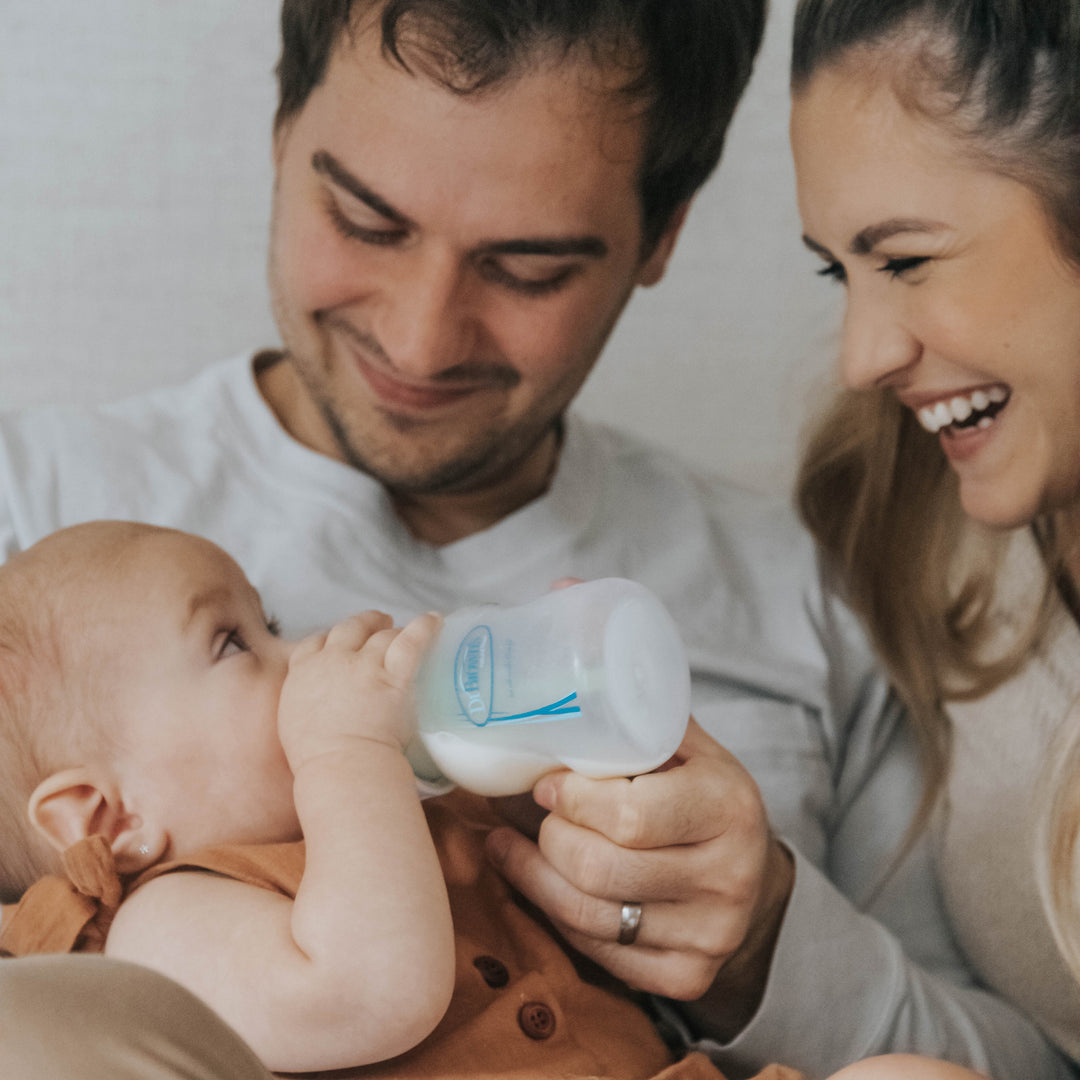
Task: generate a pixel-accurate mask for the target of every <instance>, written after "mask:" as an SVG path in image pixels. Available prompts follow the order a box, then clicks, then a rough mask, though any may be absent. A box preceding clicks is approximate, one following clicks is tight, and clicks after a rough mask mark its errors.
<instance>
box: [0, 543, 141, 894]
mask: <svg viewBox="0 0 1080 1080" xmlns="http://www.w3.org/2000/svg"><path fill="white" fill-rule="evenodd" d="M123 532H124V530H123V527H122V526H121V527H120V528H119V529H118V537H117V538H119V537H120V536H123ZM95 533H96V535H95ZM104 538H105V534H104V533H103V531H101V530H100V529H96V528H95V526H78V527H76V528H73V529H68V530H64V531H63V533H54V534H53V535H52V536H50V537H47V538H46V539H45V540H43V541H41V542H40V543H39V544H35V545H34V546H33V547H31V548H28V549H27V550H26V551H25V552H22V553H20V554H18V555H15V556H14V557H13V558H12V559H11V560H10V561H9V562H8V563H7V564H5V565H0V901H3V902H5V903H8V902H11V901H12V900H15V899H17V898H18V897H19V896H20V895H21V894H22V893H23V892H24V891H25V890H26V889H27V888H28V887H29V886H30V885H32V884H33V883H34V882H35V881H36V880H37V879H38V878H40V877H41V876H43V875H44V874H46V873H50V872H53V871H55V870H56V869H57V867H58V865H59V861H58V857H57V855H56V853H55V852H54V851H53V849H52V847H51V845H50V844H48V842H47V841H45V840H44V839H43V838H42V837H41V836H39V835H38V833H37V831H36V830H35V829H34V828H33V826H32V825H31V823H30V819H29V816H28V813H27V810H28V804H29V800H30V796H31V795H32V794H33V791H34V789H35V788H36V787H37V785H38V784H39V783H41V781H42V780H44V779H46V778H47V777H48V776H50V775H52V774H53V773H54V772H56V771H57V770H58V769H62V768H66V767H70V766H72V765H76V764H82V760H81V759H82V758H83V756H84V755H85V754H86V753H87V751H89V750H91V749H92V748H93V747H95V746H97V745H98V744H99V742H100V740H101V738H102V737H103V730H102V725H101V723H100V722H99V709H98V708H97V702H98V694H97V691H96V689H95V681H96V674H97V670H96V669H97V665H96V664H95V662H94V657H95V654H94V651H93V647H92V643H91V641H90V638H91V637H92V635H90V634H88V633H87V630H88V625H87V619H88V616H87V614H86V613H85V612H80V611H79V610H77V608H75V607H74V606H73V605H68V604H66V603H65V599H66V597H67V595H68V588H67V587H68V586H69V585H70V584H71V583H72V582H73V581H74V580H76V579H79V578H80V577H81V576H82V575H85V574H88V573H92V572H94V559H95V558H96V556H97V555H98V554H99V553H100V545H99V544H97V543H95V541H97V540H99V539H104ZM84 554H85V555H86V556H88V557H87V558H83V557H81V556H83V555H84Z"/></svg>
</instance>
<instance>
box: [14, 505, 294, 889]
mask: <svg viewBox="0 0 1080 1080" xmlns="http://www.w3.org/2000/svg"><path fill="white" fill-rule="evenodd" d="M291 649H292V646H291V645H290V644H288V643H286V642H284V641H282V640H281V639H280V638H279V637H278V636H277V634H276V631H275V630H274V628H273V627H272V625H270V624H268V622H267V619H266V617H265V615H264V613H263V610H262V605H261V603H260V600H259V597H258V594H257V593H256V592H255V590H254V589H253V588H252V586H251V585H250V584H249V583H248V581H247V579H246V578H245V577H244V574H243V572H242V571H241V570H240V568H239V567H238V566H237V564H236V563H235V562H234V561H233V560H232V559H231V558H229V556H228V555H226V554H225V552H223V551H222V550H221V549H220V548H218V547H216V546H215V545H213V544H211V543H209V542H208V541H206V540H202V539H200V538H198V537H195V536H191V535H189V534H186V533H180V532H175V531H173V530H169V529H159V528H154V527H151V526H147V525H137V524H132V523H128V522H92V523H89V524H86V525H79V526H75V527H73V528H69V529H64V530H61V531H60V532H58V533H54V534H53V535H51V536H49V537H46V538H45V539H44V540H42V541H40V542H39V543H37V544H35V545H34V546H33V547H31V548H29V549H28V550H27V551H25V552H23V553H22V554H20V555H17V556H15V557H14V558H13V559H12V560H11V561H10V562H8V563H7V564H6V565H4V566H2V567H0V897H2V898H4V899H5V900H7V899H11V898H13V897H14V896H17V895H18V894H19V893H20V892H22V891H23V890H24V889H25V888H26V887H27V886H28V885H29V884H31V883H32V882H33V881H34V880H36V879H37V878H38V877H40V876H41V875H42V874H43V873H46V872H49V871H50V870H53V869H55V867H56V865H57V859H58V856H57V853H58V852H60V851H62V850H64V849H65V848H66V847H68V846H70V845H71V844H73V843H75V842H77V841H78V840H80V839H82V838H83V837H85V836H88V835H94V834H98V835H102V836H104V837H105V838H106V839H107V840H108V841H109V843H110V845H111V846H112V849H113V852H114V854H115V857H116V861H117V866H118V868H119V869H120V870H121V872H125V873H130V872H134V871H137V870H140V869H142V868H144V867H146V866H149V865H150V864H152V863H154V862H156V861H158V860H160V859H162V858H173V857H177V856H180V855H183V854H185V853H190V852H191V851H193V850H195V849H197V848H199V847H202V846H204V845H206V844H214V843H264V842H272V841H277V840H291V839H296V838H298V837H299V835H300V829H299V824H298V822H297V820H296V814H295V810H294V808H293V801H292V774H291V772H290V770H289V767H288V763H287V762H286V760H285V755H284V753H283V751H282V749H281V745H280V742H279V741H278V736H277V704H278V697H279V695H280V692H281V685H282V682H283V681H284V678H285V673H286V671H287V668H288V659H289V655H290V652H291Z"/></svg>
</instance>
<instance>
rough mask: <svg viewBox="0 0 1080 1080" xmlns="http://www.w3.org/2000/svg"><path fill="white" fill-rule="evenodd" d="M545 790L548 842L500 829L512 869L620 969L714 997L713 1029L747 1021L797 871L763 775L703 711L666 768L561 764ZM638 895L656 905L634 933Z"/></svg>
mask: <svg viewBox="0 0 1080 1080" xmlns="http://www.w3.org/2000/svg"><path fill="white" fill-rule="evenodd" d="M533 795H534V798H535V799H536V801H537V803H539V804H540V805H541V806H542V807H544V808H545V809H547V810H549V811H550V813H549V814H548V815H547V817H546V818H545V819H544V821H543V824H542V825H541V827H540V833H539V838H538V841H537V843H535V844H534V843H533V842H532V841H531V840H529V839H527V838H526V837H525V836H523V835H521V834H520V833H519V832H517V831H516V830H514V829H510V828H500V829H496V830H494V831H493V832H492V833H491V835H490V837H489V838H488V852H489V854H490V856H491V857H492V859H493V860H494V861H495V863H496V865H497V866H498V867H499V869H500V870H501V872H502V873H503V875H504V876H505V877H506V878H507V880H508V881H509V882H510V883H511V884H512V885H514V886H515V887H516V888H517V889H518V890H519V891H520V892H521V893H522V894H523V895H524V896H525V897H527V898H528V899H529V900H531V901H532V902H533V903H535V904H536V905H537V906H538V907H540V908H541V909H542V910H543V911H544V912H546V913H547V915H548V917H549V918H550V919H551V920H552V922H553V923H554V924H555V926H556V928H557V929H558V930H559V931H560V932H561V933H562V934H563V936H564V937H565V938H566V940H567V942H569V944H571V945H572V946H574V947H575V948H576V949H578V950H579V951H580V952H582V953H584V954H585V955H586V956H588V957H590V958H591V959H592V960H595V961H596V962H597V963H599V964H601V965H602V966H603V967H604V968H606V969H607V970H608V971H610V972H611V973H612V974H613V975H615V976H617V977H618V978H620V979H621V980H623V981H624V982H626V983H627V984H629V985H630V986H633V987H636V988H638V989H641V990H646V991H649V992H652V993H656V994H661V995H664V996H666V997H671V998H676V999H681V1000H686V1001H690V1000H696V999H699V998H702V997H703V996H705V995H707V996H708V1002H707V1009H708V1014H709V1023H708V1028H709V1030H710V1033H711V1034H714V1035H716V1036H718V1037H728V1036H730V1035H734V1034H735V1033H737V1032H738V1031H739V1030H740V1029H741V1028H742V1027H743V1026H744V1025H745V1023H746V1022H747V1021H748V1020H749V1019H750V1017H751V1016H752V1015H753V1012H754V1010H755V1009H756V1007H757V1005H758V1003H759V1001H760V998H761V994H762V992H763V990H764V986H765V982H766V979H767V976H768V969H769V963H770V960H771V958H772V951H773V947H774V945H775V942H776V937H777V934H778V932H779V927H780V923H781V920H782V918H783V913H784V908H785V905H786V903H787V899H788V896H789V895H790V893H791V887H792V884H793V880H794V878H793V868H792V861H791V857H790V856H789V854H788V853H787V851H786V850H785V849H784V847H783V846H782V845H781V844H780V843H779V842H778V841H777V840H776V839H775V838H774V837H773V836H772V834H771V832H770V831H769V823H768V819H767V816H766V812H765V807H764V805H763V803H762V801H761V795H760V793H759V792H758V789H757V785H756V784H755V783H754V781H753V780H752V779H751V777H750V775H749V773H747V772H746V770H745V769H744V768H743V767H742V766H741V765H740V764H739V762H738V761H737V760H736V759H735V758H734V757H732V756H731V754H729V753H728V752H727V751H726V750H724V749H723V747H721V746H720V745H719V744H718V743H716V742H715V741H714V740H713V739H711V738H710V737H709V736H708V735H706V734H705V732H704V731H702V729H701V728H700V727H698V725H697V724H696V723H695V722H694V721H693V720H691V721H690V726H689V727H688V729H687V733H686V737H685V738H684V740H683V743H682V745H681V746H680V747H679V750H678V751H677V753H676V754H675V756H674V757H673V758H672V760H671V761H670V762H669V763H668V764H667V766H665V767H664V768H663V769H662V770H660V771H658V772H654V773H648V774H646V775H644V776H637V777H634V778H633V779H612V780H590V779H587V778H586V777H582V776H578V775H576V774H574V773H569V772H559V773H551V774H549V775H547V776H545V777H543V778H542V779H541V780H539V781H538V782H537V784H536V787H535V789H534V792H533ZM624 903H635V904H640V905H641V909H642V917H641V923H640V927H639V929H638V932H637V936H636V938H635V940H634V942H633V944H625V945H620V944H618V940H617V939H618V936H619V930H620V922H621V915H622V907H623V904H624ZM729 991H730V992H729ZM705 1004H706V1002H702V1005H705Z"/></svg>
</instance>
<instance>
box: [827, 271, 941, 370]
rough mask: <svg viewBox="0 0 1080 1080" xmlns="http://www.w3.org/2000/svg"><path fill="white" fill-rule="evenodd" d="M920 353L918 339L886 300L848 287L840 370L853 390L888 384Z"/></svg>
mask: <svg viewBox="0 0 1080 1080" xmlns="http://www.w3.org/2000/svg"><path fill="white" fill-rule="evenodd" d="M921 353H922V347H921V345H920V344H919V341H918V339H917V338H916V337H915V335H914V334H912V333H911V332H910V330H909V329H908V328H907V327H906V326H905V325H904V323H903V321H902V320H901V319H900V318H899V317H898V316H897V313H896V312H895V311H893V310H892V309H891V305H889V304H888V303H887V302H886V301H885V300H882V299H880V298H875V297H872V296H859V295H855V294H853V293H852V292H850V291H849V293H848V301H847V310H846V311H845V312H844V333H843V341H842V343H841V346H840V372H841V375H842V377H843V381H844V385H845V386H847V387H849V388H850V389H852V390H865V389H868V388H870V387H872V386H882V385H888V384H889V383H891V382H893V381H894V380H895V379H896V377H897V376H899V375H901V374H902V373H903V372H905V371H906V370H907V369H908V368H910V367H911V366H912V365H913V364H916V363H917V362H918V360H919V357H920V355H921Z"/></svg>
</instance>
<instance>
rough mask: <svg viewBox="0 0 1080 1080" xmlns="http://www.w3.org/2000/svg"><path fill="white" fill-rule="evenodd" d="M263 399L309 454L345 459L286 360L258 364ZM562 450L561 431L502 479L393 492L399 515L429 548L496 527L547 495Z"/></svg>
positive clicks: (262, 360) (264, 360)
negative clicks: (460, 487)
mask: <svg viewBox="0 0 1080 1080" xmlns="http://www.w3.org/2000/svg"><path fill="white" fill-rule="evenodd" d="M255 381H256V384H257V385H258V388H259V392H260V393H261V394H262V397H263V400H264V401H265V402H266V404H267V405H268V406H269V407H270V410H271V411H272V412H273V413H274V415H275V417H276V418H277V420H278V423H279V424H280V425H281V426H282V428H283V429H284V430H285V432H286V433H287V434H288V435H289V436H291V437H292V438H293V439H295V440H296V441H297V442H299V443H301V444H303V445H304V446H306V447H307V448H308V449H310V450H314V451H316V452H317V453H321V454H324V455H326V456H327V457H330V458H333V459H334V460H335V461H342V462H343V461H344V458H343V457H342V455H341V453H340V452H339V451H338V449H337V447H336V444H335V443H334V441H333V439H332V438H331V437H329V435H328V434H326V433H325V430H324V429H325V424H324V422H323V421H322V419H321V417H320V416H319V414H318V410H317V409H316V408H315V406H314V403H313V402H312V401H311V399H310V398H309V397H308V394H307V392H306V390H305V388H304V387H303V386H302V385H301V383H300V380H299V379H298V378H297V376H296V372H295V371H294V370H293V367H292V365H291V364H290V363H288V362H287V361H286V360H285V359H284V357H283V356H279V357H277V358H275V357H273V356H271V355H270V354H263V357H260V358H259V361H257V362H256V366H255ZM561 448H562V437H561V429H559V428H556V429H553V430H551V431H549V432H548V433H547V434H546V435H545V436H544V437H543V439H541V441H540V442H539V443H538V444H537V445H536V446H535V447H533V449H532V450H531V451H530V452H529V454H528V455H527V456H526V457H525V459H524V460H522V461H518V462H515V463H514V464H513V465H512V466H510V467H508V468H507V469H506V470H505V471H504V472H503V474H502V475H501V476H499V477H496V478H494V479H492V480H489V481H487V482H485V483H484V484H483V485H482V486H480V487H477V488H475V489H474V490H469V491H458V492H445V493H413V492H400V491H390V492H389V495H390V500H391V503H392V505H393V507H394V510H395V512H396V513H397V515H398V517H399V518H400V519H401V521H402V523H403V524H404V525H405V527H406V528H407V529H408V530H409V532H410V533H411V534H412V535H413V536H414V537H415V538H416V539H417V540H421V541H423V542H424V543H426V544H432V545H434V546H437V547H438V546H442V545H444V544H452V543H453V542H454V541H455V540H462V539H464V538H465V537H467V536H472V535H473V534H474V533H478V532H481V531H482V530H484V529H488V528H491V526H493V525H497V524H498V523H499V522H500V521H502V520H503V518H505V517H507V516H508V515H509V514H512V513H513V512H514V511H515V510H519V509H521V507H523V506H525V505H526V504H527V503H530V502H532V500H533V499H535V498H537V497H538V496H540V495H542V494H543V493H544V492H545V491H547V489H548V486H549V484H550V483H551V478H552V477H553V476H554V474H555V468H556V465H557V464H558V460H559V453H560V450H561Z"/></svg>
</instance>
